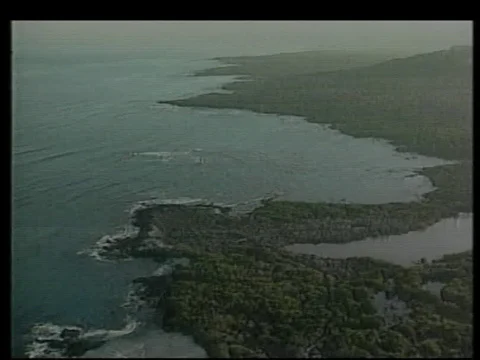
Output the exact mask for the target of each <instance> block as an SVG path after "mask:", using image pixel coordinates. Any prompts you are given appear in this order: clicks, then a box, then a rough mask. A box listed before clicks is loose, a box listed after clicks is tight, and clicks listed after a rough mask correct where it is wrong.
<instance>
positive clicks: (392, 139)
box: [158, 53, 473, 236]
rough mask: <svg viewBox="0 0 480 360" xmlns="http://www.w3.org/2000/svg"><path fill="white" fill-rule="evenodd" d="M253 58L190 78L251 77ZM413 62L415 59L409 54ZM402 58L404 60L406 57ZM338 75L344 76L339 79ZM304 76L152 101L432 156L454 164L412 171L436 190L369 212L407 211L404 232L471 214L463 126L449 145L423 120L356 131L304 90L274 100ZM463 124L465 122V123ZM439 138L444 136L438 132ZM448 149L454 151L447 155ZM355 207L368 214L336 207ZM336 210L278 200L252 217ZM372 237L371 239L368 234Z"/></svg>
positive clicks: (259, 79)
mask: <svg viewBox="0 0 480 360" xmlns="http://www.w3.org/2000/svg"><path fill="white" fill-rule="evenodd" d="M288 55H291V54H288ZM298 55H299V56H301V55H302V53H298ZM265 57H266V58H268V57H269V56H263V58H265ZM256 58H262V56H260V57H240V58H239V59H241V61H236V60H235V58H234V57H228V58H215V60H217V61H220V62H222V63H223V65H224V66H220V67H217V68H212V69H207V70H203V71H200V72H198V73H195V74H194V75H193V76H211V75H218V71H220V72H221V74H222V75H231V76H237V75H241V76H242V78H245V76H246V75H245V74H250V75H251V73H252V71H251V68H249V62H248V59H250V61H252V60H251V59H256ZM413 58H416V57H415V56H414V57H413ZM406 59H407V60H408V59H410V58H406ZM400 60H402V59H400ZM253 62H254V65H252V66H251V67H253V68H254V69H255V71H258V65H257V64H255V61H253ZM389 62H390V61H387V62H386V63H389ZM382 64H384V63H380V65H382ZM225 65H227V66H225ZM229 65H230V66H229ZM375 66H376V65H375V64H374V65H371V66H365V67H362V68H360V71H362V69H367V70H368V71H370V70H369V69H370V68H375ZM357 70H358V68H352V69H348V68H347V69H345V70H342V69H338V70H336V71H333V72H325V73H323V74H322V73H321V72H316V73H315V74H313V75H315V76H317V75H318V74H321V76H320V79H323V78H324V77H325V78H326V80H325V83H326V84H327V85H328V86H330V85H331V84H332V76H333V75H330V74H332V73H335V74H337V73H338V74H340V75H338V76H340V77H341V78H342V77H345V76H347V77H348V76H350V75H349V74H350V73H352V72H353V74H355V76H357V75H356V74H357V73H355V72H356V71H357ZM357 72H358V71H357ZM344 73H345V74H346V75H344ZM334 76H337V75H334ZM306 77H308V74H300V75H296V74H289V73H286V74H283V75H279V76H277V77H269V76H263V77H261V76H254V77H252V76H250V78H249V79H248V80H249V81H239V82H230V83H227V84H225V85H223V86H222V88H221V89H222V90H228V91H229V92H230V93H228V94H225V93H222V94H219V93H210V94H204V95H199V96H195V97H192V98H187V99H180V100H174V101H158V103H160V104H169V105H175V106H181V107H195V108H220V109H236V110H239V109H241V110H250V111H254V112H258V113H266V114H277V115H291V116H299V117H303V118H304V120H305V121H307V122H311V123H319V124H328V125H329V126H330V127H331V128H332V129H336V130H338V131H340V132H342V133H344V134H346V135H350V136H353V137H357V138H365V137H369V138H376V139H382V140H385V141H387V142H389V143H391V144H392V145H393V146H395V149H396V151H399V152H409V153H413V154H420V155H425V156H435V157H438V158H442V159H445V160H453V161H456V162H457V163H456V164H453V165H441V166H437V167H433V168H424V169H422V170H421V171H418V172H417V173H418V174H419V175H423V176H426V177H427V178H428V179H429V180H430V181H431V183H432V184H433V186H434V187H435V188H436V189H435V190H433V191H432V192H430V193H427V194H426V195H425V196H423V198H422V199H421V200H420V201H415V202H410V203H409V204H410V205H409V206H408V209H406V208H405V205H404V204H395V203H390V204H382V205H379V206H375V207H376V209H375V210H374V212H375V213H381V214H383V215H384V216H386V217H395V213H397V212H399V211H401V212H404V211H410V212H412V216H413V217H414V218H420V219H422V220H421V221H418V223H417V224H416V225H415V226H413V227H411V228H410V229H409V230H410V231H411V230H421V229H425V228H426V227H428V226H430V225H433V224H434V223H435V222H437V221H440V220H442V219H445V218H448V217H452V216H456V215H457V214H458V213H461V212H472V209H473V208H472V199H471V198H472V196H471V193H472V167H473V164H472V151H471V149H470V151H467V150H468V146H469V145H470V146H471V144H472V139H471V134H468V132H465V131H464V128H463V127H462V129H460V130H459V132H458V133H452V134H451V135H452V136H455V137H456V138H454V140H458V141H457V142H453V143H452V141H450V140H448V139H446V138H444V137H439V138H437V137H436V135H437V133H438V131H439V130H436V129H435V128H434V127H432V128H428V126H431V125H432V124H430V120H429V119H427V120H425V121H426V124H418V126H417V129H414V130H418V129H420V128H421V127H423V128H422V129H423V130H422V131H420V130H418V131H417V132H416V133H415V131H414V132H412V133H406V132H405V131H404V130H405V128H399V129H393V130H392V129H391V128H392V125H394V124H398V123H396V122H395V121H396V120H397V118H393V120H392V119H387V120H385V121H383V123H377V124H379V125H380V126H379V127H378V128H375V127H372V126H371V124H372V123H371V121H368V122H367V123H366V128H367V131H366V130H365V129H362V128H361V123H362V120H363V119H364V118H365V117H364V116H363V115H360V117H359V119H355V120H354V121H353V118H351V117H350V118H348V117H345V116H344V115H342V114H340V115H339V113H336V114H333V113H332V115H339V116H337V117H335V116H330V117H328V116H325V117H322V115H318V114H316V113H315V111H318V112H320V113H322V111H321V109H320V107H321V104H320V105H319V104H316V103H314V100H316V99H315V98H312V97H309V96H308V95H307V94H306V90H304V91H303V92H302V93H301V94H300V95H299V96H297V97H296V99H295V100H297V101H298V103H296V104H295V103H285V104H283V105H282V104H280V102H281V101H275V95H277V96H280V99H282V100H283V99H284V96H285V94H291V93H292V92H294V91H297V90H298V89H299V88H300V89H301V86H300V85H301V84H303V81H304V78H306ZM295 78H300V79H301V80H300V81H299V83H300V85H298V86H296V85H294V86H293V88H292V89H288V85H287V82H288V81H292V80H294V79H295ZM357 78H358V76H357ZM312 81H313V80H312ZM315 81H316V80H315ZM322 81H323V80H322ZM385 83H386V82H385ZM407 85H408V84H407ZM462 85H464V84H460V85H459V86H462ZM275 86H278V87H277V88H280V90H278V94H273V95H272V94H271V93H269V91H268V90H271V89H272V88H274V87H275ZM325 86H326V85H325ZM422 86H423V85H422ZM282 87H283V88H282ZM384 87H385V88H387V89H388V84H387V85H384ZM283 89H286V90H283ZM367 90H368V89H367ZM355 92H360V95H359V99H357V98H356V97H355V96H352V98H353V99H354V101H357V100H360V101H363V100H366V101H367V102H368V101H369V100H371V99H369V98H368V96H367V95H365V94H363V93H362V90H359V91H357V90H355ZM467 92H468V91H467ZM282 95H283V96H282ZM347 95H348V94H347ZM354 95H355V94H354ZM432 96H433V95H432ZM255 99H258V100H255ZM277 100H278V99H277ZM467 101H468V99H467ZM454 105H455V104H454ZM328 106H329V107H330V108H332V106H331V104H328ZM442 109H443V108H441V107H440V109H439V111H440V110H442ZM457 110H458V109H457ZM460 110H462V109H460ZM351 111H354V109H352V110H351ZM468 115H469V114H468V111H467V114H466V115H465V116H466V117H468ZM348 116H350V115H348ZM466 121H467V122H468V119H467V120H466ZM463 125H464V124H463V123H462V126H463ZM359 126H360V127H359ZM389 128H390V129H389ZM386 130H388V131H390V133H388V131H387V132H386ZM395 131H398V132H399V133H400V135H398V134H395ZM439 134H440V135H445V134H443V133H439ZM389 135H390V136H389ZM462 136H463V138H462ZM412 138H414V139H418V140H419V141H420V139H421V138H423V140H422V141H420V142H419V143H416V144H415V143H414V142H413V141H412ZM415 141H416V140H415ZM452 149H453V150H454V151H452ZM466 149H467V150H466ZM359 206H361V207H363V208H364V209H365V211H366V212H371V211H372V207H371V206H370V205H355V204H353V205H342V207H344V208H347V209H348V208H350V209H351V210H352V211H353V212H355V210H357V209H358V207H359ZM338 207H339V206H338V204H328V203H315V204H313V205H312V204H310V203H304V202H292V201H279V202H272V203H269V204H268V205H266V206H263V207H261V208H259V209H256V211H254V213H255V212H256V214H257V215H262V216H263V215H266V216H267V217H270V218H271V217H272V216H273V217H275V216H278V215H280V216H282V215H281V214H282V213H283V212H284V211H287V209H288V208H290V210H295V211H292V214H293V213H297V214H299V213H303V215H301V216H298V215H297V218H302V217H307V218H312V217H313V218H318V216H316V215H315V213H325V212H328V213H330V212H336V210H337V208H338ZM282 208H284V209H282ZM347 212H348V210H347ZM270 215H272V216H270ZM394 234H399V233H398V232H392V233H391V234H390V235H394ZM384 235H387V234H384ZM369 236H370V235H369ZM373 236H375V235H374V234H373Z"/></svg>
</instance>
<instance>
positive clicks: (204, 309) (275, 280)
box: [96, 47, 473, 357]
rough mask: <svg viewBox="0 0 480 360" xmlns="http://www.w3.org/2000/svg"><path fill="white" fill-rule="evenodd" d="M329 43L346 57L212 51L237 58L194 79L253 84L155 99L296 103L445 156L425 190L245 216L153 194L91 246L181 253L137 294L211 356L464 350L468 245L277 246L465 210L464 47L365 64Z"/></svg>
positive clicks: (316, 119) (269, 206)
mask: <svg viewBox="0 0 480 360" xmlns="http://www.w3.org/2000/svg"><path fill="white" fill-rule="evenodd" d="M327 55H328V56H330V57H331V58H335V57H337V58H338V57H341V54H338V53H335V54H334V56H333V55H332V54H324V53H323V54H322V52H306V53H297V54H280V55H274V56H265V57H242V58H238V59H236V58H228V59H219V60H221V61H224V62H226V63H228V64H232V66H227V67H221V68H218V69H211V70H207V71H202V72H201V73H199V74H197V75H198V76H208V75H219V74H221V75H226V74H230V75H239V74H240V75H243V76H244V77H245V78H242V79H241V80H248V81H237V82H233V83H230V84H228V85H225V86H224V89H225V90H230V92H229V93H211V94H205V95H200V96H196V97H193V98H189V99H183V100H175V101H161V103H168V104H172V105H177V106H188V107H210V108H235V109H248V110H252V111H255V112H261V113H274V114H285V115H296V116H301V117H304V118H305V120H306V121H310V122H313V123H328V124H331V126H332V127H333V128H334V129H337V130H339V131H341V132H343V133H345V134H349V135H352V136H355V137H373V138H382V139H386V140H388V141H390V142H391V143H392V144H394V145H395V146H396V147H397V149H398V150H399V151H405V152H411V153H418V154H422V155H428V156H435V157H439V158H443V159H447V160H452V161H454V163H453V164H449V165H443V166H438V167H433V168H428V169H423V170H422V171H421V174H422V175H425V176H427V177H428V178H429V179H430V180H431V181H432V183H433V185H434V186H435V190H434V191H432V192H430V193H428V194H426V195H425V196H423V197H422V198H421V199H420V200H419V201H414V202H407V203H389V204H377V205H365V204H335V203H306V202H290V201H279V200H276V199H266V200H264V201H262V202H261V204H260V205H259V206H258V207H256V208H255V209H253V210H251V211H248V212H243V213H234V212H233V210H232V208H231V207H228V206H224V205H221V204H220V205H219V204H206V203H193V204H150V205H148V206H145V207H144V208H142V209H139V210H138V211H136V212H135V213H134V214H133V217H132V224H133V225H134V226H136V227H137V229H138V231H137V232H136V233H135V234H133V235H131V236H128V237H125V238H122V239H121V240H119V241H114V242H109V243H105V242H104V243H101V244H99V245H98V248H97V249H96V250H97V252H98V253H100V254H102V256H104V257H107V258H111V259H119V258H126V257H148V258H152V259H154V260H156V261H158V262H159V263H163V262H165V261H166V260H167V259H172V258H185V259H187V260H188V261H179V262H177V263H176V264H175V265H172V267H173V271H171V272H169V273H165V274H161V275H158V274H157V275H152V276H148V277H143V278H139V279H137V280H136V281H135V282H136V283H137V284H138V295H139V296H140V297H141V298H142V299H144V300H146V301H147V303H148V304H149V306H151V307H152V308H154V309H155V321H156V323H157V324H158V325H159V326H162V327H163V328H164V329H166V330H168V331H177V332H182V333H184V334H186V335H192V336H193V337H194V339H195V341H196V342H197V343H198V344H200V345H201V346H203V347H204V348H205V350H206V351H207V353H208V355H209V356H211V357H471V356H472V354H473V350H472V349H473V347H472V339H473V337H472V312H473V311H472V306H473V301H472V294H473V270H472V252H471V251H467V252H462V253H458V254H448V255H445V256H444V257H443V258H441V259H437V260H434V261H432V262H428V261H426V260H423V261H420V262H418V263H417V264H414V265H412V266H410V267H402V266H399V265H395V264H391V263H387V262H384V261H380V260H375V259H373V258H348V259H332V258H320V257H316V256H308V255H298V254H293V253H290V252H288V251H287V250H285V248H284V247H285V245H288V244H293V243H328V242H329V243H346V242H351V241H357V240H362V239H364V238H366V237H379V236H385V235H392V234H404V233H406V232H409V231H412V230H420V229H425V228H426V227H428V226H430V225H432V224H434V223H436V222H438V221H439V220H441V219H444V218H447V217H455V216H457V215H458V214H459V213H462V212H464V213H471V212H472V164H473V163H472V144H473V138H472V100H473V99H472V66H471V59H472V49H471V47H453V48H451V49H447V50H442V51H436V52H432V53H427V54H419V55H415V56H410V57H405V58H394V59H386V58H383V59H379V58H378V57H375V59H373V58H365V57H364V58H361V59H362V60H361V61H360V60H359V63H354V60H353V59H360V57H355V55H352V54H350V55H348V56H347V55H343V56H344V58H343V61H338V60H337V61H334V60H329V61H327V60H325V59H326V58H327V59H331V58H328V56H327ZM321 59H324V61H321ZM348 59H350V60H348ZM352 62H353V63H352ZM295 63H297V64H302V66H295V65H292V64H295ZM269 64H274V66H271V65H269Z"/></svg>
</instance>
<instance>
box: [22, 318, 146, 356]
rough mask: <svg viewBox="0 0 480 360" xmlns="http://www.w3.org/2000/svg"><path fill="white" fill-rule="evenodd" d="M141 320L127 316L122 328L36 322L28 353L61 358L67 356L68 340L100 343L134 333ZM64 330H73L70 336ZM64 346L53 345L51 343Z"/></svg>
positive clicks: (31, 333)
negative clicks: (83, 327) (89, 328)
mask: <svg viewBox="0 0 480 360" xmlns="http://www.w3.org/2000/svg"><path fill="white" fill-rule="evenodd" d="M138 326H139V322H138V321H136V320H135V319H133V318H132V317H127V319H126V325H125V327H124V328H123V329H120V330H107V329H94V330H88V331H86V330H84V329H82V328H81V327H78V326H60V325H55V324H52V323H43V324H36V325H34V326H33V327H32V329H31V332H30V335H29V338H30V339H31V342H30V343H29V344H27V346H26V351H25V353H26V355H27V356H28V357H29V358H47V357H48V358H51V357H55V358H61V357H66V351H67V342H68V343H70V344H71V343H75V342H78V341H81V342H82V343H86V344H87V346H88V343H92V344H95V343H98V342H104V341H105V342H107V341H111V340H113V339H115V338H119V337H122V336H126V335H129V334H132V333H133V332H134V331H135V330H136V329H137V327H138ZM64 330H69V331H71V334H70V335H69V336H63V337H62V333H63V331H64ZM53 342H54V343H56V344H63V345H64V346H52V345H51V343H53Z"/></svg>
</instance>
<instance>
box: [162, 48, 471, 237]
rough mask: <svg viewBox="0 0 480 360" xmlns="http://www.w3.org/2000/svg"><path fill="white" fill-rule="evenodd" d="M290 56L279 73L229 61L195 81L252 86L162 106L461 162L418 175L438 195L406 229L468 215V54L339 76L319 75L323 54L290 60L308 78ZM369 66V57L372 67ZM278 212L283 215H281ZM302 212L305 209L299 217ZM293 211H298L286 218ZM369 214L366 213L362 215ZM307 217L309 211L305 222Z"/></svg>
mask: <svg viewBox="0 0 480 360" xmlns="http://www.w3.org/2000/svg"><path fill="white" fill-rule="evenodd" d="M292 56H293V55H290V56H288V55H278V56H273V59H275V61H274V63H275V64H276V65H275V66H274V67H273V68H274V69H277V70H276V71H273V70H272V66H270V65H269V64H270V63H269V61H268V60H269V57H253V58H240V59H238V60H236V59H235V58H228V59H226V61H228V62H229V63H235V64H236V65H238V66H233V67H226V68H219V70H211V71H207V72H203V73H200V75H205V74H206V75H209V74H219V71H221V72H222V73H223V74H227V73H229V74H248V75H250V76H252V80H253V81H247V82H234V83H230V84H227V85H225V86H224V89H226V90H231V91H233V93H231V94H219V93H212V94H206V95H200V96H197V97H193V98H190V99H184V100H175V101H168V102H163V103H169V104H174V105H179V106H192V107H214V108H235V109H247V110H253V111H256V112H263V113H277V114H288V115H298V116H303V117H305V118H306V120H307V121H310V122H315V123H327V124H331V125H332V127H333V128H334V129H338V130H340V131H342V132H344V133H346V134H349V135H352V136H355V137H375V138H383V139H386V140H389V141H391V142H392V143H393V144H394V145H395V146H397V148H398V150H399V151H408V152H416V153H420V154H423V155H428V156H436V157H440V158H444V159H448V160H455V161H457V162H458V163H457V164H454V165H446V166H439V167H436V168H427V169H424V170H423V172H422V173H423V174H424V175H426V176H427V177H429V178H430V180H431V181H432V182H433V184H434V185H435V186H436V187H438V190H436V191H434V192H432V193H431V194H428V195H427V196H426V197H425V199H424V201H423V203H422V204H421V205H418V204H416V203H410V204H409V205H408V212H409V213H410V214H411V216H412V218H414V219H419V221H418V223H417V224H416V225H414V226H408V227H409V228H411V229H417V228H421V227H425V226H428V225H431V224H432V223H433V222H435V221H437V220H438V216H440V218H443V217H448V216H452V215H454V214H456V213H458V212H469V211H471V209H472V201H471V197H472V196H471V194H472V192H471V186H472V185H471V184H472V144H473V143H472V141H473V138H472V107H473V106H472V105H473V103H472V65H471V59H472V49H471V48H469V47H465V48H452V49H450V50H445V51H438V52H433V53H429V54H421V55H416V56H412V57H408V58H404V59H394V60H389V61H385V62H381V63H378V64H374V65H370V66H364V67H354V68H350V69H345V63H346V61H345V60H344V61H339V62H338V66H337V69H335V70H336V71H324V70H332V67H331V66H330V67H329V66H328V65H325V63H328V57H327V60H326V61H324V62H323V63H322V62H321V60H320V59H321V58H322V54H321V53H315V52H313V53H298V54H295V59H296V61H297V62H298V63H299V64H304V65H305V64H306V63H309V64H310V65H309V66H304V68H306V69H312V68H315V66H316V69H318V70H316V71H315V72H312V73H308V74H307V73H301V71H300V70H298V68H297V67H296V66H291V64H292V63H294V61H293V60H294V58H293V57H292ZM323 56H326V55H325V54H323ZM337 56H339V55H337ZM271 58H272V57H270V60H271ZM345 59H346V57H345ZM223 60H225V59H223ZM373 61H374V60H373V58H371V59H370V62H373ZM365 62H366V63H368V60H365ZM282 64H283V66H281V65H282ZM313 64H317V65H313ZM357 65H359V64H358V63H357ZM280 68H281V71H279V69H280ZM342 68H343V70H338V69H342ZM220 69H221V70H220ZM281 206H285V207H288V209H285V210H282V209H280V207H281ZM348 206H350V205H348ZM395 206H396V207H398V209H399V210H400V211H402V209H403V208H404V205H403V204H396V205H395ZM395 206H394V207H395ZM302 207H305V209H303V210H301V209H300V208H302ZM314 207H316V208H317V209H319V210H318V212H320V213H321V212H323V211H324V210H325V211H327V212H332V211H333V212H335V211H337V209H339V208H340V207H338V206H336V205H333V206H330V205H329V204H315V206H314ZM293 208H295V211H294V212H291V210H293ZM309 209H311V206H310V205H309V204H306V203H294V204H293V203H287V202H283V203H281V205H278V204H274V203H270V204H268V205H267V209H262V210H259V212H261V213H262V214H263V215H266V214H269V215H271V216H272V217H273V218H278V217H283V218H285V214H286V213H289V214H290V215H289V216H290V217H294V216H295V214H297V213H298V214H299V213H305V212H310V210H309ZM372 209H373V207H367V208H366V210H365V211H366V212H370V211H372ZM384 210H385V211H386V212H385V213H384V216H385V217H390V216H393V214H394V213H396V209H394V211H393V213H392V212H389V211H388V210H389V208H388V207H385V206H379V207H377V208H376V210H375V212H381V213H383V212H384ZM428 212H431V213H429V214H427V213H428ZM311 215H312V214H311V212H310V213H309V215H308V216H309V217H310V216H311ZM394 232H395V231H394Z"/></svg>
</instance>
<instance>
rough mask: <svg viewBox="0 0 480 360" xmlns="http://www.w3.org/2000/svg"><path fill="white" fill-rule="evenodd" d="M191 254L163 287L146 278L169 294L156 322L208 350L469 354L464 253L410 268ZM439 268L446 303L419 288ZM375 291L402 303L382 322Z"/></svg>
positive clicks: (262, 252)
mask: <svg viewBox="0 0 480 360" xmlns="http://www.w3.org/2000/svg"><path fill="white" fill-rule="evenodd" d="M193 258H194V260H193V262H192V264H191V265H190V266H188V267H182V268H180V269H178V270H176V271H175V272H174V273H173V275H172V279H171V282H170V283H169V284H170V285H169V286H168V287H165V281H164V280H161V279H162V278H160V280H156V279H158V278H152V279H153V280H152V281H151V282H150V286H152V287H155V286H158V287H161V288H162V289H164V290H163V291H164V292H165V294H166V295H165V297H164V298H163V300H162V301H161V302H160V306H159V308H158V309H159V312H161V313H162V314H163V317H159V319H162V320H163V323H162V325H163V326H164V327H165V328H166V329H167V330H171V331H181V332H183V333H185V334H189V335H193V336H194V338H195V340H196V341H197V342H198V343H199V344H201V345H202V346H204V347H205V349H206V350H207V352H208V354H209V355H210V356H212V357H307V356H309V357H313V356H315V354H317V355H318V354H321V356H322V357H339V356H341V357H366V356H367V357H368V356H382V357H383V356H387V357H406V356H417V357H418V356H421V357H430V356H457V357H459V356H471V354H472V346H471V341H472V324H471V317H472V309H471V307H465V306H464V305H465V304H464V303H463V302H462V301H464V298H463V297H462V295H460V294H463V295H466V294H467V293H468V291H471V286H470V287H469V286H468V284H471V281H472V269H471V264H472V254H471V252H467V253H462V254H458V255H456V256H455V257H445V258H444V259H442V260H441V261H438V262H435V263H432V264H430V265H429V264H419V265H417V266H414V267H412V268H409V269H405V268H402V267H400V266H396V265H392V264H388V263H385V262H381V261H375V260H372V259H369V258H350V259H347V260H334V259H322V258H315V257H309V256H304V255H292V254H289V253H286V252H282V251H274V250H270V249H265V248H262V247H255V248H254V247H243V248H237V249H235V251H229V252H228V253H201V254H200V253H197V256H193ZM441 269H449V271H448V273H445V272H442V271H441ZM436 273H439V274H440V273H441V274H442V275H441V277H442V279H443V280H444V281H448V284H455V285H451V286H452V288H455V290H453V291H455V294H457V296H456V297H454V300H455V301H452V302H448V303H445V302H443V301H442V300H441V299H439V298H437V297H435V296H429V295H430V294H429V293H428V292H426V291H424V290H422V289H421V284H422V283H423V281H424V280H425V279H431V278H432V277H433V278H436V275H435V274H436ZM156 281H161V284H160V283H159V284H157V285H156V283H155V282H156ZM448 286H450V285H447V287H448ZM455 286H456V287H455ZM382 291H384V292H387V293H388V297H389V298H393V297H396V298H398V300H397V301H404V302H405V304H406V305H407V308H408V310H409V311H408V312H405V313H404V314H403V316H397V318H396V319H395V321H393V322H389V323H387V322H386V321H385V319H384V316H381V314H380V313H379V309H376V308H375V306H374V305H373V303H372V296H373V295H374V294H376V293H378V292H382ZM469 295H470V298H471V292H470V294H469ZM467 297H468V296H467ZM470 304H471V300H470ZM387 310H388V309H387Z"/></svg>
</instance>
